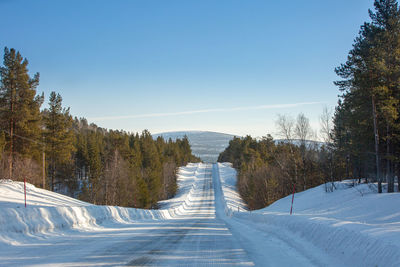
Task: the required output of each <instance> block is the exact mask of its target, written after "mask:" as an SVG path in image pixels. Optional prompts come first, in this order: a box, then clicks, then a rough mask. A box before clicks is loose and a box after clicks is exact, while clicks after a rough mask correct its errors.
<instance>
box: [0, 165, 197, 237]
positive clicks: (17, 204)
mask: <svg viewBox="0 0 400 267" xmlns="http://www.w3.org/2000/svg"><path fill="white" fill-rule="evenodd" d="M198 169H200V167H199V165H194V164H189V165H188V166H186V167H182V168H180V170H179V172H178V185H179V188H180V189H179V191H178V195H177V198H174V199H172V200H169V201H164V205H163V206H164V207H163V209H160V210H144V209H135V208H123V207H115V206H97V205H92V204H89V203H87V202H83V201H79V200H77V199H74V198H70V197H67V196H64V195H61V194H58V193H54V192H51V191H47V190H44V189H40V188H36V187H35V186H33V185H31V184H28V183H27V190H26V191H27V208H25V206H24V183H23V182H14V181H11V180H0V243H2V242H3V243H7V244H13V243H15V242H17V241H16V240H17V239H18V238H13V237H15V236H16V235H19V234H21V233H22V234H24V235H25V236H28V235H38V234H46V233H49V232H53V231H54V230H61V229H62V230H66V229H73V228H78V229H83V230H90V229H96V228H98V227H102V226H104V225H106V224H115V223H117V224H128V223H134V222H137V221H140V220H162V219H169V218H172V217H174V216H177V215H179V214H180V211H181V210H183V209H184V207H185V206H186V205H187V204H188V203H189V202H190V195H191V193H190V192H192V189H193V188H194V185H193V184H194V183H195V182H196V175H202V174H201V173H200V172H199V170H198ZM202 169H204V168H202ZM181 185H182V186H181Z"/></svg>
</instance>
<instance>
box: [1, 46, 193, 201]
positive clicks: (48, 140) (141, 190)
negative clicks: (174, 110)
mask: <svg viewBox="0 0 400 267" xmlns="http://www.w3.org/2000/svg"><path fill="white" fill-rule="evenodd" d="M0 78H1V83H0V130H1V132H0V177H3V178H6V179H12V180H16V181H23V180H24V179H26V180H27V181H28V182H29V183H32V184H34V185H36V186H40V187H43V188H46V189H49V190H52V191H56V192H61V193H64V194H68V195H71V196H74V197H78V198H79V199H82V200H84V201H88V202H91V203H94V204H100V205H118V206H125V207H138V208H157V202H158V201H159V200H163V199H168V198H171V197H172V196H174V195H175V193H176V190H177V182H176V172H177V169H178V167H179V166H183V165H186V164H187V163H188V162H197V161H199V160H200V159H199V158H197V157H195V156H193V155H192V151H191V148H190V145H189V141H188V139H187V138H186V137H185V138H183V139H177V140H174V141H173V140H171V139H170V140H164V139H163V138H162V137H158V138H157V139H156V140H154V139H153V137H152V136H151V134H150V132H148V131H147V130H144V131H143V132H142V133H141V134H138V133H128V132H125V131H118V130H107V129H103V128H101V127H98V126H97V125H95V124H88V122H87V120H86V119H84V118H76V117H75V118H73V117H72V115H70V110H69V108H65V107H63V106H62V97H61V95H60V94H58V93H56V92H51V94H50V96H49V100H48V106H47V107H46V108H42V106H43V104H44V102H45V97H44V95H43V94H41V95H39V94H37V91H36V88H37V86H38V85H39V74H38V73H36V74H35V75H33V77H31V76H30V75H29V73H28V60H27V59H26V58H23V57H22V55H21V54H20V53H19V52H18V51H16V50H15V49H8V48H7V47H6V48H5V49H4V62H3V66H1V67H0Z"/></svg>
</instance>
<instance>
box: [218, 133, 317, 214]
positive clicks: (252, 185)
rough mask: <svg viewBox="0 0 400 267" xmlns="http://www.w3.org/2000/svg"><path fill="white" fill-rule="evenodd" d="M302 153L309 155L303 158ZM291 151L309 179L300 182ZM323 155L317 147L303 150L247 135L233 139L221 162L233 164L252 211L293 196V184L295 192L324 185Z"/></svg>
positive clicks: (220, 157)
mask: <svg viewBox="0 0 400 267" xmlns="http://www.w3.org/2000/svg"><path fill="white" fill-rule="evenodd" d="M302 151H303V153H304V155H306V156H302ZM292 152H293V154H294V156H295V157H296V160H297V162H299V163H300V164H299V166H298V167H299V168H300V169H301V171H302V172H303V173H304V174H305V177H306V179H305V180H303V179H300V180H299V181H297V183H296V181H295V179H294V177H295V169H294V165H293V158H292V157H293V154H292ZM320 154H321V151H320V150H319V149H318V147H316V146H304V147H301V146H296V145H293V144H289V143H285V142H280V143H278V144H276V142H275V141H274V140H273V139H272V137H271V136H267V137H263V138H262V140H260V141H257V140H255V139H253V138H251V137H250V136H246V137H244V138H237V137H235V138H233V139H232V140H231V141H230V142H229V146H228V147H227V148H226V149H225V151H224V152H222V153H221V154H220V155H219V158H218V161H219V162H231V163H233V167H234V168H236V169H237V170H238V183H237V187H238V190H239V193H240V195H241V196H242V198H243V199H244V200H245V202H246V203H247V205H248V207H249V208H250V209H260V208H263V207H265V206H267V205H269V204H271V203H272V202H274V201H276V200H278V199H280V198H282V197H285V196H287V195H289V194H291V193H292V190H293V184H294V183H296V192H300V191H302V190H303V189H307V188H310V187H313V186H316V185H319V184H321V183H322V182H323V176H322V172H321V169H322V164H320V163H319V161H318V159H320V157H321V156H320ZM303 164H304V165H303ZM304 181H305V182H306V183H305V182H304Z"/></svg>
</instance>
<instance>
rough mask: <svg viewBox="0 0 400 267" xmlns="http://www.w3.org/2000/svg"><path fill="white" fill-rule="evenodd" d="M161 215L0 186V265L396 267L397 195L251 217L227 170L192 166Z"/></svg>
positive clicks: (279, 208) (311, 203)
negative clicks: (291, 213) (24, 192)
mask: <svg viewBox="0 0 400 267" xmlns="http://www.w3.org/2000/svg"><path fill="white" fill-rule="evenodd" d="M178 184H179V192H178V194H177V196H176V197H175V198H173V199H170V200H167V201H163V202H161V203H160V206H161V209H160V210H141V209H132V208H121V207H111V206H96V205H91V204H88V203H85V202H81V201H78V200H75V199H72V198H68V197H65V196H63V195H59V194H56V193H52V192H49V191H46V190H42V189H38V188H35V187H34V186H32V185H29V184H28V187H27V198H28V207H27V208H25V207H24V204H23V201H24V196H23V183H19V182H12V181H7V180H1V182H0V266H126V265H127V266H143V265H150V266H210V265H213V266H235V265H239V266H253V265H256V266H400V260H399V258H400V257H399V255H400V254H399V253H400V249H399V243H400V242H399V241H400V233H399V232H400V225H399V224H400V199H399V194H398V193H395V194H380V195H378V194H376V193H373V192H372V191H371V190H370V189H369V187H368V186H367V185H361V186H358V187H357V188H348V187H347V186H346V183H345V182H344V183H340V184H337V187H338V188H339V189H338V190H335V191H334V192H332V193H325V191H324V187H323V186H320V187H316V188H313V189H310V190H307V191H305V192H303V193H299V194H296V195H295V201H294V214H293V215H291V216H290V215H289V214H288V212H289V209H290V201H291V197H290V196H289V197H287V198H284V199H282V200H279V201H277V202H275V203H274V204H273V205H271V206H270V207H268V208H265V209H263V210H259V211H255V212H254V211H253V212H249V211H248V210H247V208H246V205H245V204H244V203H243V201H242V200H241V199H240V196H239V194H238V193H237V191H236V187H235V184H236V172H235V170H234V169H232V168H231V165H230V164H228V163H224V164H220V163H219V164H214V165H211V164H189V165H188V166H186V167H183V168H181V169H180V170H179V176H178Z"/></svg>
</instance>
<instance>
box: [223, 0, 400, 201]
mask: <svg viewBox="0 0 400 267" xmlns="http://www.w3.org/2000/svg"><path fill="white" fill-rule="evenodd" d="M369 16H370V21H369V22H365V23H364V24H362V26H361V27H360V31H359V34H358V36H357V37H356V38H355V40H354V43H353V47H352V49H351V50H350V51H349V53H348V55H347V61H346V62H345V63H343V64H341V65H340V66H338V67H337V68H336V69H335V72H336V74H337V75H338V77H339V80H338V81H335V82H334V83H335V85H337V87H338V89H339V99H338V104H337V106H336V108H335V111H334V112H333V114H330V112H329V111H328V110H324V112H323V114H322V115H321V125H320V128H321V135H320V139H321V140H323V143H321V144H318V143H315V142H306V140H307V139H310V138H311V139H312V135H310V133H311V134H312V133H313V130H312V129H311V128H310V127H309V122H308V119H307V118H305V116H304V115H303V114H299V116H298V117H297V119H296V120H295V119H293V118H290V117H288V116H282V115H280V116H278V118H277V120H276V126H277V129H278V132H279V135H280V137H282V140H281V141H279V140H278V141H277V140H275V141H274V140H273V139H272V137H271V136H267V137H264V138H263V139H262V140H255V139H253V138H251V137H249V136H248V137H245V138H235V139H234V140H232V141H231V143H230V144H229V147H228V148H227V149H226V150H225V151H224V152H223V153H221V155H220V157H219V161H229V162H232V163H233V166H234V167H235V168H237V170H238V188H239V191H240V193H241V195H242V197H243V198H244V199H245V200H246V202H247V203H248V205H249V207H250V208H251V209H256V208H261V207H265V206H266V205H269V204H270V203H272V202H273V201H275V200H277V199H279V198H281V197H284V196H287V195H289V194H291V193H292V192H293V191H295V192H300V191H302V190H305V189H307V188H310V187H313V186H315V185H319V184H321V183H326V182H332V181H335V180H341V179H355V181H356V182H358V183H361V182H365V183H371V186H372V187H376V191H377V192H379V193H382V192H389V193H390V192H394V191H399V188H398V186H397V188H395V187H396V183H397V181H398V180H397V178H398V177H399V176H400V164H399V163H400V154H399V153H400V117H399V115H400V10H399V6H398V3H397V1H395V0H375V1H374V10H369ZM331 117H332V120H331ZM331 121H332V122H331ZM329 184H330V186H329ZM375 185H376V186H375ZM397 185H398V183H397ZM326 189H327V191H329V190H334V184H333V183H328V184H327V185H326Z"/></svg>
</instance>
